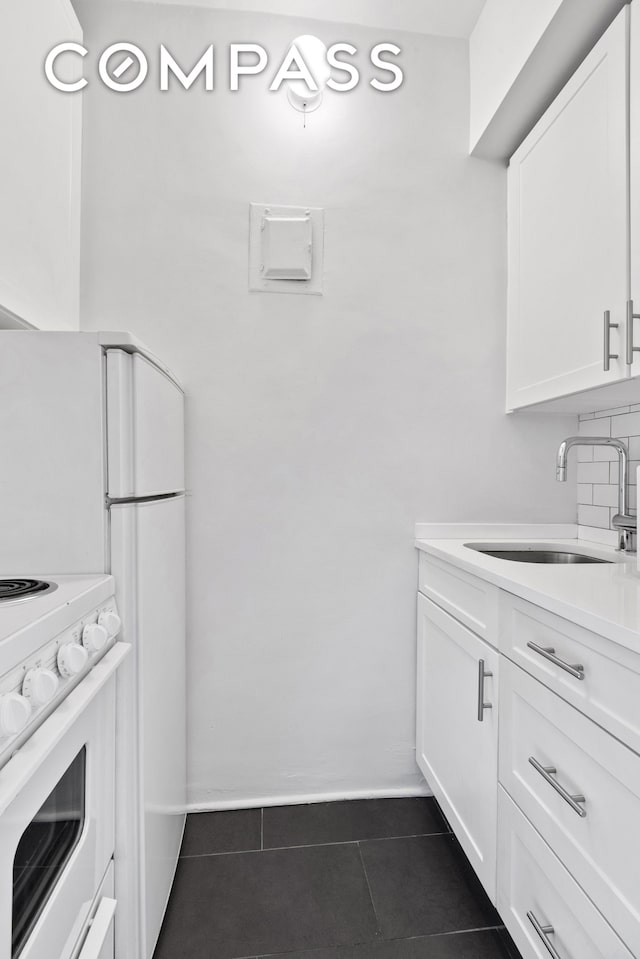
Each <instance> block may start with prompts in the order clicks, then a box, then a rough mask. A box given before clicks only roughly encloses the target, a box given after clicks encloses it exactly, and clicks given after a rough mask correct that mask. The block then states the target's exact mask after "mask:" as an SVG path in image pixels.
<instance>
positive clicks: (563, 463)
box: [556, 436, 637, 553]
mask: <svg viewBox="0 0 640 959" xmlns="http://www.w3.org/2000/svg"><path fill="white" fill-rule="evenodd" d="M572 446H611V447H613V449H615V450H616V451H617V453H618V459H619V470H618V512H617V513H616V515H615V516H614V517H613V519H612V520H611V522H612V523H613V526H614V529H617V530H618V549H619V550H624V551H625V552H627V553H635V552H636V530H637V520H636V517H635V516H631V515H630V513H629V505H628V504H629V500H628V489H629V451H628V449H627V447H626V445H625V444H624V443H623V442H622V440H617V439H613V437H611V436H569V437H567V439H566V440H563V441H562V443H561V444H560V446H559V447H558V456H557V458H556V479H557V480H558V482H559V483H566V481H567V453H568V452H569V450H570V449H571V447H572Z"/></svg>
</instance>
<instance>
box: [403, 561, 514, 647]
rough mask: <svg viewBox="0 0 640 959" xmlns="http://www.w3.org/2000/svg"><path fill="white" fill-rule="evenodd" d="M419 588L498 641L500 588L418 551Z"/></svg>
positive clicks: (493, 641) (481, 633) (488, 638)
mask: <svg viewBox="0 0 640 959" xmlns="http://www.w3.org/2000/svg"><path fill="white" fill-rule="evenodd" d="M418 588H419V590H420V592H421V593H424V595H425V596H428V597H429V599H430V600H432V601H433V602H434V603H437V605H438V606H440V607H442V609H444V610H446V611H447V612H448V613H450V614H451V615H452V616H453V617H455V619H457V620H459V621H460V622H461V623H463V624H464V625H465V626H466V627H467V628H468V629H471V630H472V631H473V632H474V633H476V635H478V636H481V637H482V638H483V639H484V640H486V642H488V643H491V645H492V646H495V645H496V644H497V641H498V640H497V632H498V594H499V592H500V591H499V590H498V588H497V587H496V586H492V585H491V583H485V582H484V581H483V580H481V579H479V578H478V577H477V576H472V575H471V574H470V573H466V572H465V571H464V570H462V569H458V568H457V567H456V566H451V565H450V564H449V563H444V562H442V561H441V560H439V559H435V558H434V557H433V556H429V555H428V554H427V553H423V552H421V553H420V561H419V581H418Z"/></svg>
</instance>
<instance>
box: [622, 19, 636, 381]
mask: <svg viewBox="0 0 640 959" xmlns="http://www.w3.org/2000/svg"><path fill="white" fill-rule="evenodd" d="M627 9H628V10H629V17H630V21H631V31H630V32H631V53H630V58H629V59H630V74H631V83H630V89H631V90H633V97H632V98H631V103H630V110H631V118H630V129H631V144H630V154H631V164H630V178H631V258H630V259H631V303H630V306H631V310H630V312H631V313H635V314H638V313H640V4H639V3H637V2H635V3H632V4H631V6H630V7H628V8H627ZM629 320H630V321H631V330H632V335H631V336H629V337H628V339H627V341H626V342H625V358H626V359H627V360H628V361H629V370H630V373H631V376H633V377H637V376H640V352H638V350H637V347H640V319H637V318H634V317H629Z"/></svg>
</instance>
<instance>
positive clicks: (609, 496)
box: [578, 483, 618, 506]
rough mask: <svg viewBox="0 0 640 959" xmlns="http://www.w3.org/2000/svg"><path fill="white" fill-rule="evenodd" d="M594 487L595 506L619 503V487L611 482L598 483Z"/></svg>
mask: <svg viewBox="0 0 640 959" xmlns="http://www.w3.org/2000/svg"><path fill="white" fill-rule="evenodd" d="M592 489H593V505H594V506H617V505H618V487H617V486H611V485H610V484H609V483H607V484H606V486H603V485H600V484H596V485H595V486H593V487H592ZM578 502H579V500H578Z"/></svg>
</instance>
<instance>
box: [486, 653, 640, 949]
mask: <svg viewBox="0 0 640 959" xmlns="http://www.w3.org/2000/svg"><path fill="white" fill-rule="evenodd" d="M500 681H501V690H500V702H501V710H500V757H499V779H500V783H501V784H502V785H503V786H504V788H505V789H506V790H507V792H508V793H509V794H510V795H511V797H512V798H513V799H514V800H515V802H516V803H517V805H518V806H519V807H520V808H521V809H522V811H523V812H524V813H525V815H526V816H527V817H528V818H529V819H530V821H531V822H532V824H533V825H534V826H535V828H536V829H537V830H538V831H539V832H540V834H541V835H542V837H543V839H545V840H546V841H547V842H548V843H549V845H550V846H551V848H552V849H553V850H554V852H555V853H556V854H557V856H558V857H559V858H560V860H561V861H562V862H563V863H564V865H565V866H566V867H567V869H568V870H569V872H570V873H571V874H572V875H573V877H574V878H575V879H576V880H577V882H578V883H579V884H580V885H581V886H582V888H583V889H584V891H585V892H586V893H587V895H588V896H589V898H590V899H591V900H592V901H593V902H594V903H595V905H596V906H597V908H598V909H599V910H600V911H601V912H602V914H603V915H604V917H605V919H607V920H608V921H609V922H610V923H611V925H612V926H613V927H614V929H615V930H616V931H617V933H618V934H619V935H620V938H621V939H622V940H623V941H624V942H625V944H626V945H627V946H628V948H629V949H631V951H632V953H633V954H634V955H636V956H640V830H639V829H638V822H639V821H640V757H638V756H637V755H636V754H635V753H633V752H631V750H630V749H627V747H626V746H623V745H622V744H621V743H619V742H618V741H617V740H616V739H614V738H613V737H612V736H610V735H609V734H608V733H606V732H604V730H602V729H600V727H599V726H596V725H595V723H593V722H591V720H590V719H587V718H586V716H583V715H582V713H580V712H578V711H577V710H576V709H574V708H573V707H572V706H570V705H568V704H567V703H566V702H564V700H562V699H560V698H559V697H558V696H556V695H555V693H552V692H551V691H550V690H549V689H547V688H546V687H545V686H542V685H541V684H540V683H539V682H537V681H536V680H535V679H532V678H531V676H529V675H528V674H527V673H525V672H523V671H522V670H521V669H519V668H518V667H517V666H514V665H513V664H512V663H511V662H509V660H507V659H503V661H502V663H501V667H500ZM532 760H533V762H532ZM534 763H536V764H538V765H537V766H535V765H534Z"/></svg>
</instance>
